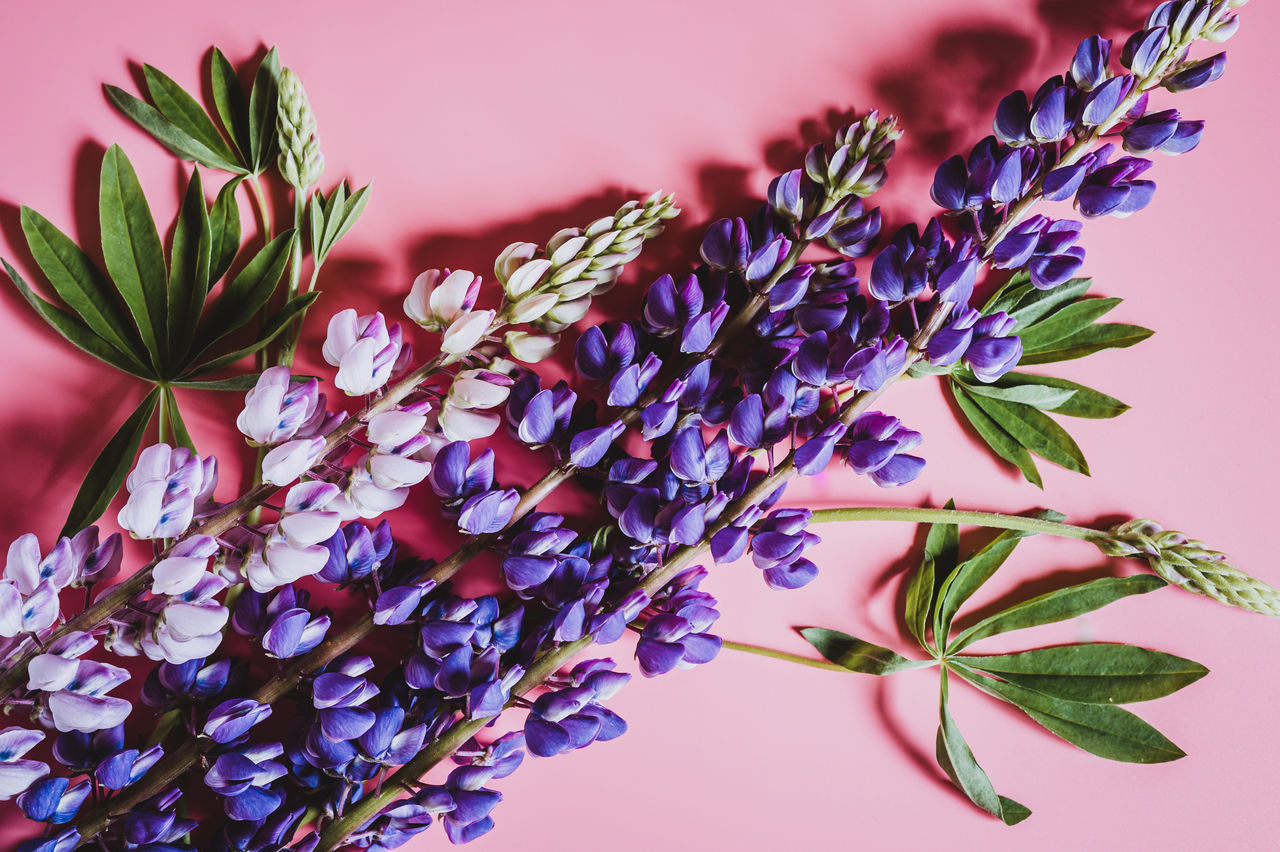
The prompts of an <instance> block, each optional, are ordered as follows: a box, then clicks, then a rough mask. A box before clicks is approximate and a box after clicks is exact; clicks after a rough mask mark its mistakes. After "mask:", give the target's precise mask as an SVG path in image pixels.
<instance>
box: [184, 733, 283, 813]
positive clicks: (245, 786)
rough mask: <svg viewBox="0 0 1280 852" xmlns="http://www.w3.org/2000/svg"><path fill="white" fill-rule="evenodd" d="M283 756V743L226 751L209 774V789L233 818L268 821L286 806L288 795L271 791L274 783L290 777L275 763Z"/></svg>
mask: <svg viewBox="0 0 1280 852" xmlns="http://www.w3.org/2000/svg"><path fill="white" fill-rule="evenodd" d="M283 754H284V746H282V745H281V744H280V743H267V744H263V745H254V746H242V747H240V748H238V749H235V750H232V751H227V752H223V753H222V754H220V755H218V757H217V759H216V760H214V762H213V765H212V766H210V767H209V770H208V771H207V772H206V773H205V775H204V783H205V786H207V787H208V788H209V789H210V790H213V791H214V792H215V793H217V794H218V795H220V796H222V797H223V801H222V806H223V810H224V812H225V813H226V815H227V816H228V817H230V818H231V819H234V820H262V819H265V818H266V817H267V816H269V815H270V814H272V813H274V812H275V811H276V810H277V809H278V808H279V807H280V805H282V804H283V803H284V796H283V795H282V794H281V793H279V792H278V791H276V790H273V789H271V785H272V783H274V782H275V781H278V780H279V779H281V778H283V777H285V776H286V775H287V774H288V770H287V769H285V767H284V765H283V764H282V763H279V762H278V761H276V760H275V758H277V757H280V756H281V755H283Z"/></svg>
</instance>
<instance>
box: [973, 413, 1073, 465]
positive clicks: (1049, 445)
mask: <svg viewBox="0 0 1280 852" xmlns="http://www.w3.org/2000/svg"><path fill="white" fill-rule="evenodd" d="M969 397H970V399H972V400H973V401H974V402H975V403H976V404H977V406H978V407H979V408H981V409H982V410H983V411H984V412H986V414H987V416H988V417H990V418H991V419H992V420H993V421H995V422H996V423H997V424H998V425H999V426H1000V428H1001V429H1003V430H1004V431H1005V433H1007V434H1008V435H1009V436H1010V437H1011V438H1013V440H1015V441H1017V442H1018V443H1019V444H1021V445H1022V446H1023V447H1025V448H1026V449H1028V450H1030V451H1031V452H1033V453H1035V454H1036V455H1038V456H1040V457H1041V458H1042V459H1045V460H1046V461H1051V462H1053V463H1054V464H1056V465H1059V466H1061V467H1065V468H1066V469H1067V470H1071V471H1075V472H1076V473H1083V474H1085V475H1086V476H1088V474H1089V463H1088V462H1087V461H1085V458H1084V453H1083V452H1082V451H1081V450H1080V447H1079V445H1077V444H1076V442H1075V441H1074V440H1073V439H1072V437H1071V436H1070V435H1069V434H1067V430H1065V429H1063V428H1062V427H1061V426H1059V425H1058V423H1057V422H1056V421H1055V420H1054V419H1053V418H1052V417H1050V416H1049V415H1047V414H1045V413H1044V412H1043V411H1040V410H1039V409H1036V408H1032V407H1031V406H1029V405H1022V404H1021V403H1017V402H1005V401H1004V400H1000V399H992V398H991V397H985V396H975V395H973V394H970V395H969Z"/></svg>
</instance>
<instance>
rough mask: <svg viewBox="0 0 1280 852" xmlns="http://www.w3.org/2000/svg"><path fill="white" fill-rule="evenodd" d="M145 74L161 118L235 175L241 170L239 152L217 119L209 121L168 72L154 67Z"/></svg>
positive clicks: (148, 89)
mask: <svg viewBox="0 0 1280 852" xmlns="http://www.w3.org/2000/svg"><path fill="white" fill-rule="evenodd" d="M142 74H143V76H144V77H145V78H146V82H147V91H148V92H150V93H151V100H152V101H153V102H154V103H155V106H156V109H158V110H160V114H161V115H163V116H164V117H165V118H167V119H169V121H170V122H172V123H173V124H174V125H175V126H176V127H177V128H178V129H180V130H182V132H184V133H186V134H187V135H188V136H190V137H191V138H192V139H195V140H196V141H197V142H199V143H200V144H201V145H203V146H205V147H206V148H208V149H209V150H210V151H212V152H213V153H214V154H215V155H216V156H217V157H218V159H220V160H222V161H224V162H226V163H230V164H233V168H232V169H231V171H235V170H237V168H238V163H237V157H236V152H235V151H234V150H232V148H231V146H230V145H228V144H227V142H226V140H225V139H223V138H222V134H221V133H219V132H218V128H217V127H216V126H215V125H214V123H213V119H211V118H209V115H208V113H206V112H205V111H204V107H202V106H200V103H199V102H198V101H197V100H196V99H195V98H193V97H191V95H189V94H187V92H186V90H185V89H183V88H182V87H181V86H179V85H178V84H177V83H175V82H174V81H173V80H171V79H169V77H168V76H166V75H165V74H164V72H162V71H160V69H158V68H155V67H154V66H151V65H143V66H142Z"/></svg>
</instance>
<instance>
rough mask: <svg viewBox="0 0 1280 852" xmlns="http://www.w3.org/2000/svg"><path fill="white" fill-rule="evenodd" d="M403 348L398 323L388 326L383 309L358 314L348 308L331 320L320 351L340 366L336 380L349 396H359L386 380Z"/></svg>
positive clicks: (334, 381)
mask: <svg viewBox="0 0 1280 852" xmlns="http://www.w3.org/2000/svg"><path fill="white" fill-rule="evenodd" d="M401 348H402V345H401V333H400V324H399V323H394V324H393V325H392V326H391V327H390V328H388V327H387V322H386V319H385V318H384V317H383V316H382V314H381V313H373V314H366V315H364V316H357V315H356V312H355V311H354V310H352V309H351V308H347V309H346V310H345V311H339V312H338V313H336V314H334V315H333V317H332V318H331V319H330V320H329V329H328V334H327V335H326V337H325V341H324V346H323V347H322V348H321V354H323V355H324V360H325V361H327V362H328V363H329V364H332V365H333V366H335V367H337V368H338V374H337V376H335V377H334V380H333V383H334V384H335V385H337V386H338V387H339V388H340V389H342V390H344V391H346V393H347V394H348V395H350V396H360V395H362V394H368V393H373V392H374V391H376V390H378V389H379V388H381V387H382V386H383V385H385V384H386V383H387V380H388V379H390V378H391V371H392V369H393V368H394V367H395V364H396V360H397V359H398V358H399V357H400V351H401Z"/></svg>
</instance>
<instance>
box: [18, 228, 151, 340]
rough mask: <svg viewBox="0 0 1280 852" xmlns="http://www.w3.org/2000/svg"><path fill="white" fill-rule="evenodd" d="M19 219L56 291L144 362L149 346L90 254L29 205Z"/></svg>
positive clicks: (102, 335) (82, 316) (95, 329)
mask: <svg viewBox="0 0 1280 852" xmlns="http://www.w3.org/2000/svg"><path fill="white" fill-rule="evenodd" d="M20 221H21V223H22V233H23V234H24V235H25V236H26V238H27V247H28V248H29V249H31V255H32V257H34V258H35V261H36V264H37V265H38V266H39V267H40V271H41V272H43V273H44V275H45V277H46V278H48V279H49V283H50V284H52V285H53V289H54V292H56V293H57V294H58V296H59V297H60V298H61V299H62V301H64V302H66V304H67V306H68V307H69V308H71V310H72V312H74V313H75V314H76V315H77V316H78V317H79V318H80V319H81V320H82V321H83V322H84V324H85V325H87V326H88V327H89V328H91V329H92V330H93V332H94V333H95V334H96V335H97V336H98V337H100V338H102V339H103V340H104V341H106V342H107V343H109V344H111V346H113V347H114V348H115V349H117V350H118V351H119V352H120V353H121V354H122V355H129V356H132V358H134V359H136V360H137V361H138V362H139V365H141V364H142V363H143V362H145V361H146V358H147V353H146V350H145V349H144V348H143V346H142V341H141V340H140V339H139V338H138V335H137V333H136V332H135V331H134V326H133V323H132V322H131V321H130V320H129V316H128V314H127V313H125V311H124V309H123V308H122V307H121V305H120V302H119V300H118V297H117V295H116V292H115V288H114V287H113V286H112V284H111V281H110V280H109V279H108V278H107V277H106V276H105V275H103V274H102V272H101V271H100V270H99V269H98V267H97V266H95V265H94V263H93V261H92V260H90V259H89V255H87V254H85V252H84V251H83V250H82V249H81V248H80V247H79V246H78V245H76V244H75V242H73V241H72V239H71V238H70V237H68V236H67V235H66V234H64V233H62V231H60V230H58V229H57V228H56V227H54V225H53V223H52V222H50V221H49V220H48V219H46V218H44V217H43V216H41V215H40V214H39V213H37V212H36V211H35V210H32V209H31V208H30V207H23V208H22V211H21V213H20Z"/></svg>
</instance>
